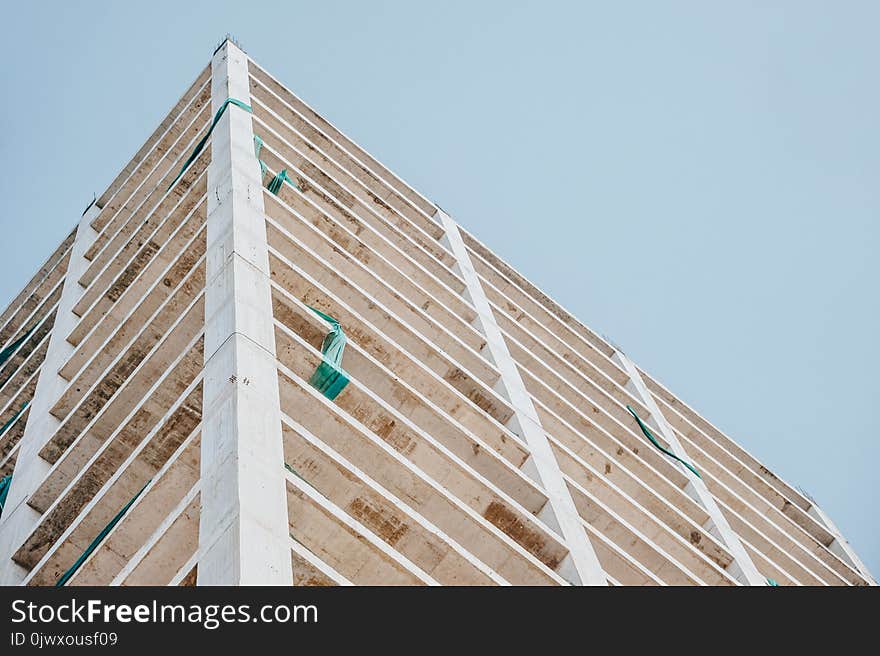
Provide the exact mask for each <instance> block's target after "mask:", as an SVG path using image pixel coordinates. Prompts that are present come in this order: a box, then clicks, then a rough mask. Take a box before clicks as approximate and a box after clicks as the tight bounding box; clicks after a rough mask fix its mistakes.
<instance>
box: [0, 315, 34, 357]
mask: <svg viewBox="0 0 880 656" xmlns="http://www.w3.org/2000/svg"><path fill="white" fill-rule="evenodd" d="M36 327H37V326H36V324H34V325H33V326H32V327H30V328H28V330H27V332H26V333H25V334H24V335H22V336H21V337H19V338H18V339H17V340H15V341H14V342H12V344H10V345H9V346H7V347H6V348H5V349H3V350H2V351H0V366H3V364H4V363H5V362H6V361H7V360H8V359H9V358H10V357H12V354H13V353H15V352H16V351H17V350H18V347H19V346H21V345H22V344H24V343H25V342H26V341H27V338H28V337H30V336H31V333H32V332H34V328H36Z"/></svg>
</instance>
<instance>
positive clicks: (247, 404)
mask: <svg viewBox="0 0 880 656" xmlns="http://www.w3.org/2000/svg"><path fill="white" fill-rule="evenodd" d="M211 74H212V79H211V102H212V109H213V112H214V113H216V112H217V111H218V110H219V109H220V108H221V107H222V105H223V103H224V102H225V101H226V99H227V98H234V99H236V100H240V101H242V102H243V103H245V104H247V105H250V103H251V99H250V90H249V84H248V64H247V56H246V55H245V54H244V52H242V51H241V49H239V48H238V47H237V46H236V45H235V44H233V43H232V42H231V41H229V40H227V41H226V42H225V43H224V44H223V45H222V46H221V47H220V49H219V50H217V52H216V53H215V54H214V57H213V59H212V61H211ZM210 147H211V163H210V165H209V166H208V221H207V223H208V228H207V233H208V234H207V240H208V243H207V246H208V250H207V288H206V291H205V374H204V403H203V408H204V410H203V419H202V437H201V440H202V444H201V502H202V510H201V515H200V519H199V554H200V555H199V563H198V584H199V585H291V582H292V579H293V575H292V569H291V563H290V546H289V544H290V540H289V537H288V536H289V529H288V521H287V496H286V495H287V492H286V485H285V480H284V450H283V445H282V435H281V409H280V403H279V394H278V378H277V366H276V359H275V333H274V328H273V319H272V299H271V291H270V283H269V280H270V279H269V257H268V250H267V243H266V223H265V216H264V211H263V192H262V185H261V181H260V166H259V163H258V162H257V158H256V156H255V155H254V143H253V124H252V121H251V115H250V114H249V113H248V112H247V111H246V110H244V109H242V108H240V107H238V106H236V105H233V104H230V105H228V106H227V108H226V110H225V111H224V113H223V116H222V117H221V118H220V121H219V122H218V123H217V125H216V127H215V128H214V131H213V134H212V136H211V144H210Z"/></svg>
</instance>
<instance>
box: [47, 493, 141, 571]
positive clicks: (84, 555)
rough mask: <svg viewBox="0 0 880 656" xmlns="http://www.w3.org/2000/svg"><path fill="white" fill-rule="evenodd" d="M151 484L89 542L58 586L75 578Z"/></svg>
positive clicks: (136, 495) (135, 496)
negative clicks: (77, 572)
mask: <svg viewBox="0 0 880 656" xmlns="http://www.w3.org/2000/svg"><path fill="white" fill-rule="evenodd" d="M151 480H152V479H151ZM149 484H150V481H147V482H146V483H144V486H143V487H142V488H141V489H140V490H139V491H138V493H137V494H135V495H134V496H133V497H132V498H131V500H130V501H129V502H128V503H127V504H125V505H124V506H123V507H122V510H120V511H119V512H118V513H116V515H115V516H114V517H113V519H111V520H110V523H109V524H107V526H105V527H104V528H103V529H101V532H100V533H98V535H97V536H96V537H95V539H94V540H92V541H91V543H89V546H87V547H86V550H85V551H83V552H82V555H81V556H80V557H79V558H77V559H76V562H75V563H73V565H71V566H70V569H68V570H67V571H66V572H64V574H62V575H61V578H60V579H58V582H57V583H56V584H55V587H56V588H62V587H64V586H65V585H66V584H67V582H68V581H69V580H70V579H71V578H73V575H74V574H76V571H77V570H78V569H79V568H80V567H82V564H83V563H84V562H86V559H87V558H88V557H89V556H91V555H92V552H93V551H94V550H95V549H97V548H98V546H99V545H100V544H101V543H102V542H103V541H104V538H106V537H107V535H109V533H110V531H112V530H113V527H114V526H116V525H117V524H118V523H119V520H120V519H122V518H123V517H124V516H125V513H127V512H128V509H129V508H131V504H133V503H134V502H135V501H136V500H137V498H138V497H139V496H140V495H141V493H142V492H143V491H144V490H146V489H147V485H149Z"/></svg>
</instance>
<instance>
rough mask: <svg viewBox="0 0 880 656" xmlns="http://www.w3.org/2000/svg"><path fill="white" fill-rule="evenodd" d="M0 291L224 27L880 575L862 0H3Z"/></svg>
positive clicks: (100, 180)
mask: <svg viewBox="0 0 880 656" xmlns="http://www.w3.org/2000/svg"><path fill="white" fill-rule="evenodd" d="M0 18H2V21H3V23H4V24H5V25H6V28H5V30H4V36H3V39H2V41H0V55H2V60H3V66H2V69H0V81H2V83H3V84H2V87H3V88H4V89H5V90H6V91H5V93H6V96H5V99H4V102H3V103H2V104H0V127H2V131H0V151H2V159H0V195H2V198H3V209H2V210H0V231H2V243H3V245H4V248H3V256H2V258H0V301H2V304H3V305H5V303H6V302H8V299H10V298H12V296H13V295H14V294H15V293H17V291H18V290H19V289H20V287H21V286H22V285H23V284H24V283H25V282H26V280H27V279H28V278H29V277H30V276H31V275H32V274H33V272H34V271H35V270H36V267H37V266H38V265H39V264H40V263H41V262H42V261H43V259H44V258H45V257H46V256H48V254H49V253H50V252H51V251H52V249H53V248H54V247H55V246H56V244H57V243H58V242H59V241H60V240H61V238H62V237H63V236H64V235H65V234H66V232H67V231H68V230H69V229H70V228H71V227H72V226H73V225H74V223H75V222H76V220H77V219H78V217H79V215H80V213H81V212H82V210H83V209H84V208H85V206H86V205H87V204H88V203H89V202H90V201H91V199H92V193H93V192H97V193H98V194H99V195H100V193H101V192H102V191H103V189H104V188H105V187H106V186H107V185H108V184H109V183H110V182H111V180H112V179H113V177H114V176H115V174H116V173H117V172H118V171H119V170H120V169H121V168H122V167H123V166H124V165H125V164H126V163H127V162H128V160H129V159H130V158H131V156H132V155H133V154H134V152H135V151H136V150H137V149H138V147H139V146H140V145H141V144H142V143H143V142H144V141H145V139H146V138H147V136H148V135H149V134H150V133H151V132H152V131H153V130H154V128H155V127H156V125H158V123H159V121H161V119H162V118H163V116H164V115H165V114H166V112H167V111H168V110H169V109H170V108H171V106H172V105H173V104H174V102H175V101H176V100H177V99H178V98H179V96H180V95H181V94H182V93H183V91H184V90H185V89H186V88H187V86H188V85H189V84H190V82H191V81H192V80H193V79H194V78H195V76H196V74H197V73H198V71H200V70H201V68H202V67H203V66H204V65H206V64H207V62H208V61H209V59H210V57H211V53H212V51H213V49H214V46H215V45H216V44H217V43H218V41H219V40H220V38H221V37H222V36H223V35H224V34H225V33H226V32H231V33H232V34H234V35H235V36H236V37H237V39H238V40H239V41H240V43H241V44H242V46H243V47H244V49H245V50H246V51H247V52H248V53H249V54H250V55H251V56H252V57H253V58H254V59H255V60H257V61H258V62H259V63H260V64H261V65H262V66H264V67H265V68H267V69H268V70H269V71H270V72H272V73H273V74H274V75H275V76H276V77H278V78H279V79H280V80H281V81H283V82H284V83H285V84H286V85H287V86H289V87H291V88H292V89H293V90H294V91H296V92H297V93H298V94H299V95H300V96H301V97H302V98H303V99H305V100H306V101H307V102H309V103H310V104H312V106H314V107H315V108H316V109H318V110H319V111H320V112H322V113H323V114H324V115H325V116H326V117H328V118H329V119H330V120H331V121H333V122H334V123H335V124H336V125H338V126H339V127H341V128H342V129H343V130H344V131H346V132H347V133H348V134H349V135H350V136H351V137H353V138H354V139H355V140H356V141H358V142H359V143H360V144H361V145H362V146H364V147H365V148H366V149H367V150H368V151H369V152H371V153H372V154H373V155H375V156H376V157H377V158H378V159H380V160H381V161H382V162H384V163H385V164H386V165H388V166H389V167H390V168H391V169H393V170H394V171H395V172H397V173H398V174H399V175H401V177H403V178H404V179H405V180H407V181H408V182H410V183H411V184H413V186H415V187H416V188H417V189H418V190H420V191H421V192H422V193H424V194H425V195H426V196H427V197H429V198H431V199H432V200H434V201H436V202H437V203H439V204H440V205H442V206H443V207H444V209H446V210H447V211H449V212H450V213H451V214H452V215H453V216H454V217H455V218H456V219H457V220H458V221H459V222H460V223H462V224H463V225H464V226H465V227H466V228H467V229H468V230H470V231H472V232H473V233H475V234H476V235H477V236H478V237H479V238H481V239H482V240H483V241H485V242H487V243H488V245H489V246H491V248H492V249H493V250H495V251H496V252H497V253H499V254H500V255H502V256H503V257H504V258H505V259H506V260H508V261H509V262H510V263H512V264H513V265H514V266H516V267H517V268H518V269H519V270H520V271H522V272H523V273H524V274H525V275H526V276H527V277H528V278H530V279H531V280H533V281H534V282H535V283H537V284H538V285H539V286H541V287H542V288H543V289H545V290H546V291H548V292H549V293H550V294H551V295H552V296H553V297H554V298H556V299H557V300H558V301H560V302H561V303H562V304H563V305H564V306H565V307H567V308H568V309H569V310H571V311H572V312H573V313H574V314H575V315H577V316H578V317H579V318H581V319H582V320H583V321H584V322H585V323H587V324H588V325H589V326H590V327H592V328H593V329H594V330H597V331H598V332H601V333H603V334H605V335H608V336H609V337H610V338H611V339H613V340H614V341H615V342H616V343H618V344H620V345H621V347H622V348H624V350H626V351H627V352H628V353H629V354H630V356H631V357H632V358H633V359H634V360H636V361H637V362H638V363H639V364H640V365H642V366H643V367H645V368H646V369H647V370H648V371H650V372H651V373H652V374H653V375H654V376H655V377H657V378H659V379H660V380H661V381H662V382H664V383H665V384H666V385H667V386H669V387H670V388H671V389H672V390H673V391H674V392H676V393H677V394H678V395H679V396H680V397H681V398H683V399H684V400H686V401H687V402H689V403H690V404H691V405H693V406H694V407H695V408H696V409H697V410H698V411H700V412H701V413H702V414H703V415H704V416H706V417H707V418H709V419H710V420H711V421H713V422H714V423H715V424H716V425H717V426H719V427H720V428H722V429H723V430H725V431H726V432H727V433H728V434H729V435H731V436H732V437H733V438H734V439H735V440H737V441H738V442H740V443H741V444H742V445H744V446H745V447H746V448H747V449H749V450H750V451H751V452H752V453H753V454H754V455H755V456H757V457H758V458H759V459H760V460H761V461H763V462H764V463H765V464H767V465H768V466H769V467H770V468H771V469H773V470H774V471H775V472H777V473H778V474H779V475H781V476H782V477H783V478H784V479H786V480H788V481H789V482H791V483H793V484H797V485H800V486H802V487H804V488H805V489H806V490H807V491H809V492H810V493H811V494H812V495H813V496H814V497H815V498H816V499H817V501H818V502H819V503H820V505H822V506H823V507H824V508H825V510H826V511H827V512H828V513H829V514H830V515H831V516H832V517H833V518H834V520H835V521H836V522H837V524H838V526H839V527H840V528H841V530H842V531H843V532H844V534H845V535H847V536H848V537H849V539H850V541H851V542H852V543H853V544H854V546H855V548H856V549H857V551H858V552H859V553H860V554H861V555H862V557H863V559H864V560H865V561H866V562H867V564H868V566H869V567H870V568H871V569H872V571H873V573H874V574H875V575H877V576H880V529H878V523H880V512H878V511H877V506H878V502H880V492H878V490H880V486H878V474H877V471H878V466H880V440H878V430H877V426H876V418H875V417H874V414H875V412H876V409H877V402H878V401H877V390H878V384H877V379H876V376H877V372H878V369H880V346H878V335H880V300H878V299H880V295H878V290H877V285H878V280H880V264H878V261H877V257H876V254H875V252H876V251H877V248H878V246H880V227H878V219H880V185H878V182H880V128H878V117H880V84H878V77H877V64H878V61H880V39H878V38H877V26H878V25H880V3H877V2H846V1H841V2H806V1H803V0H792V1H789V2H779V1H777V2H773V1H770V2H768V1H766V0H764V1H759V2H746V1H740V2H735V3H721V2H705V1H696V0H695V1H693V2H663V3H660V2H648V1H643V2H602V3H600V2H575V1H572V2H548V1H546V0H545V1H542V2H514V1H506V2H488V1H484V2H460V1H457V0H456V1H449V0H446V1H444V2H403V1H401V2H381V1H375V0H374V1H372V2H369V3H367V2H354V1H351V2H281V1H279V0H275V1H273V2H250V1H249V2H244V1H241V0H239V1H237V2H222V1H220V0H214V1H212V2H189V1H187V2H181V1H180V0H178V1H176V2H165V1H159V0H151V1H150V2H138V3H132V2H125V3H122V2H109V1H108V2H40V3H36V2H34V3H25V2H8V1H6V0H4V1H2V3H0Z"/></svg>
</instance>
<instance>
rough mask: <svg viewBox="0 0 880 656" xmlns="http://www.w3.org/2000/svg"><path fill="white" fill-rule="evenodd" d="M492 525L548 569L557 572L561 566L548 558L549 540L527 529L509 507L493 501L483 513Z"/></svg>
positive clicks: (554, 559) (555, 560)
mask: <svg viewBox="0 0 880 656" xmlns="http://www.w3.org/2000/svg"><path fill="white" fill-rule="evenodd" d="M483 517H485V518H486V520H487V521H489V522H490V523H491V524H492V525H494V526H496V527H498V528H499V529H501V531H502V532H504V533H505V534H506V535H508V536H510V538H511V539H513V540H514V541H516V542H517V543H518V544H520V545H521V546H522V547H523V548H524V549H525V550H526V551H528V552H529V553H530V554H532V555H533V556H535V557H536V558H538V559H539V560H541V562H543V563H544V564H545V565H547V567H549V568H550V569H553V570H555V569H556V567H557V566H558V565H559V559H558V558H556V557H550V556H547V555H546V554H545V553H544V550H545V549H546V547H547V540H546V539H545V538H544V536H543V535H541V534H540V533H538V532H537V531H534V530H532V529H530V528H529V527H527V526H526V525H525V524H524V523H523V522H522V521H521V520H520V519H519V518H518V517H517V516H516V515H515V514H514V513H513V512H512V511H511V510H510V509H509V508H508V507H507V506H505V505H504V504H502V503H500V502H498V501H493V502H492V503H490V504H489V507H488V508H486V512H485V513H483Z"/></svg>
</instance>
